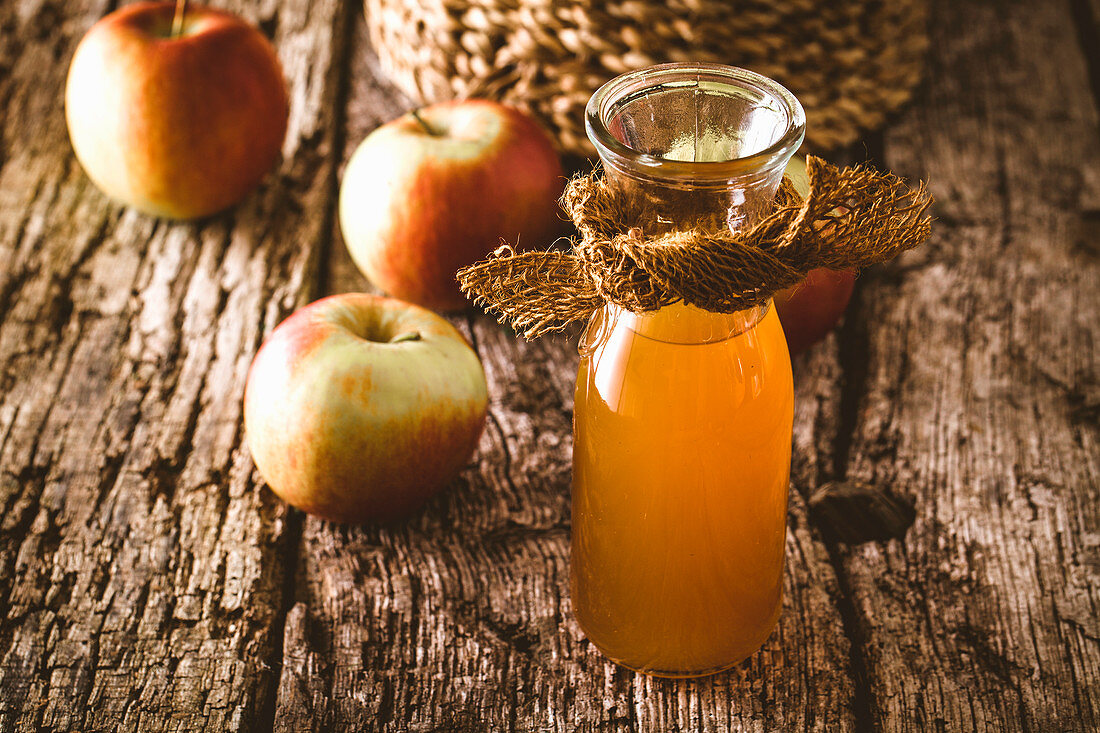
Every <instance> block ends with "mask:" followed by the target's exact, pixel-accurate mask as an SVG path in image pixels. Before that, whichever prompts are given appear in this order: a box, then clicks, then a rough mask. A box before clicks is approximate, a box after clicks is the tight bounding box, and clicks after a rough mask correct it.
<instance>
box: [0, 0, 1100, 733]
mask: <svg viewBox="0 0 1100 733" xmlns="http://www.w3.org/2000/svg"><path fill="white" fill-rule="evenodd" d="M223 5H224V6H227V7H230V8H232V9H236V10H238V11H239V12H241V13H242V14H243V15H245V16H246V17H249V18H252V19H253V20H256V21H257V22H259V23H260V24H261V26H262V27H263V28H264V29H265V30H266V31H267V32H268V33H269V34H270V35H272V36H273V37H274V39H275V42H276V45H277V47H278V49H279V53H280V57H281V59H282V61H283V63H284V65H285V67H286V72H287V76H288V80H289V81H290V84H291V87H292V99H293V104H292V116H291V124H290V132H289V134H288V137H287V143H286V146H285V148H284V154H285V160H284V162H283V164H282V166H281V168H280V169H279V170H278V172H277V173H276V174H274V175H273V176H272V177H271V178H270V179H269V180H268V181H267V182H266V183H265V185H264V186H263V188H262V189H261V190H260V191H259V192H258V193H257V194H255V195H254V196H252V197H251V198H249V199H248V200H247V201H246V202H245V203H244V204H243V205H242V206H240V207H238V208H237V209H235V210H234V211H232V212H230V213H227V214H225V215H222V216H218V217H214V218H212V219H210V220H207V221H205V222H201V223H199V224H193V225H170V224H167V223H164V222H159V221H156V220H153V219H149V218H147V217H143V216H141V215H138V214H135V213H133V212H129V211H126V210H124V209H122V208H120V207H118V206H115V205H112V204H110V203H108V202H107V201H106V200H105V199H104V198H103V197H102V196H101V195H100V194H99V193H98V192H97V191H96V190H95V189H94V188H93V187H92V185H91V184H90V183H89V182H88V180H87V178H86V177H85V176H84V174H83V173H82V172H81V170H80V168H79V166H78V165H77V164H76V161H75V159H74V158H73V156H72V154H71V151H70V148H69V145H68V141H67V136H66V133H65V125H64V121H63V115H62V111H61V97H62V92H61V90H62V87H63V82H64V75H65V71H66V68H67V64H68V58H69V56H70V55H71V53H72V49H73V47H74V46H75V43H76V41H77V40H78V39H79V37H80V36H81V34H83V32H84V31H85V30H86V29H87V28H88V27H89V26H90V25H91V23H92V22H94V20H95V19H97V18H98V17H100V16H101V15H102V14H103V13H104V12H106V11H107V10H109V9H110V7H111V4H109V3H106V2H100V3H95V2H88V1H87V0H85V1H84V2H76V3H60V2H56V1H50V0H18V1H15V2H9V3H3V4H0V733H6V732H7V731H24V730H26V731H31V730H56V731H69V730H82V731H106V730H115V729H118V730H124V731H129V730H135V731H136V730H142V731H144V730H162V729H170V730H199V729H202V730H211V731H223V730H268V729H271V728H272V727H274V728H276V729H278V730H285V731H298V730H318V731H329V730H386V731H429V730H431V731H435V730H438V731H484V730H519V731H567V730H568V731H572V730H609V731H633V730H640V731H670V730H692V731H695V730H705V731H733V730H738V731H740V730H830V731H831V730H890V731H893V730H901V731H904V730H913V731H923V730H997V731H999V730H1019V731H1046V730H1074V731H1076V730H1080V731H1090V730H1096V729H1098V728H1100V626H1098V625H1097V621H1096V619H1097V618H1100V577H1098V576H1100V516H1098V514H1100V481H1098V475H1100V449H1098V445H1097V443H1098V427H1097V425H1098V423H1100V370H1098V368H1097V360H1098V354H1097V344H1098V343H1100V336H1098V331H1097V329H1098V325H1097V316H1098V315H1100V302H1098V300H1100V289H1098V287H1097V286H1098V285H1100V282H1098V281H1100V264H1098V258H1100V226H1098V224H1097V222H1098V221H1100V136H1098V132H1100V122H1098V113H1097V106H1096V105H1097V102H1096V96H1095V94H1096V91H1097V90H1098V89H1100V82H1098V81H1097V80H1098V79H1100V56H1098V52H1097V49H1098V48H1100V26H1098V25H1097V21H1098V20H1100V13H1098V12H1097V8H1098V7H1100V6H1098V5H1097V2H1096V0H1058V1H1057V2H1051V3H1023V2H1019V1H1017V2H1009V3H1001V2H994V0H973V1H971V2H967V3H963V4H956V3H951V2H947V0H938V2H936V3H935V7H934V11H935V12H934V13H933V27H932V29H933V38H934V42H933V45H932V50H931V54H930V68H929V73H928V81H927V82H926V84H925V86H924V88H923V89H922V90H921V93H920V94H919V95H918V97H917V99H916V100H915V101H914V104H913V105H912V106H911V107H910V108H909V109H908V110H907V111H906V112H905V113H903V114H902V115H901V116H900V117H899V118H898V119H897V120H895V121H894V123H893V124H892V126H891V128H890V129H889V130H888V131H887V132H886V134H885V135H884V136H883V137H882V138H881V140H875V141H871V142H870V145H869V149H870V152H871V153H872V154H873V155H875V156H876V157H877V158H879V159H880V160H881V162H883V163H885V164H886V165H889V166H890V167H893V168H895V169H896V170H898V171H899V172H900V173H902V174H904V175H908V176H912V177H921V178H927V179H929V180H930V182H931V184H932V189H933V192H934V193H935V194H936V195H937V198H938V204H937V215H938V216H939V222H938V224H937V228H936V236H935V239H934V241H933V242H932V243H931V245H930V246H929V247H928V248H926V249H925V250H924V251H918V252H915V253H913V254H911V255H909V256H907V257H906V258H905V259H903V260H902V261H900V262H899V263H897V264H895V265H892V266H889V267H886V268H881V269H878V270H874V271H872V272H870V273H867V274H866V275H865V277H864V278H863V279H862V281H861V284H860V286H859V291H858V294H857V302H856V303H855V304H854V306H853V307H852V308H851V309H850V310H849V314H848V318H847V320H846V323H845V325H844V326H843V328H842V329H841V330H840V332H839V333H838V334H836V335H834V336H831V337H830V338H829V339H828V340H827V341H826V342H825V343H823V344H822V345H820V346H818V347H816V348H815V349H814V350H812V351H811V352H810V353H809V354H807V355H806V356H804V357H801V358H799V359H798V360H796V363H795V374H796V382H797V395H796V399H797V403H796V418H795V434H794V446H795V458H794V465H793V468H792V482H793V485H794V488H795V491H794V492H793V495H792V504H791V514H790V517H791V519H790V529H791V531H790V532H789V534H788V543H787V561H788V572H787V575H786V580H785V592H786V598H785V605H784V614H783V617H782V619H781V622H780V626H779V629H778V631H777V633H776V634H775V635H774V636H773V637H772V639H770V640H769V641H768V643H767V644H766V645H765V647H764V649H763V650H762V651H761V652H760V653H758V654H757V655H755V656H754V657H753V658H752V659H751V660H750V661H749V662H747V663H746V664H744V665H742V667H740V668H739V669H737V670H734V671H733V672H731V673H728V674H723V675H718V676H715V677H712V678H707V679H704V680H697V681H679V682H677V681H663V680H654V679H650V678H646V677H643V676H639V675H635V674H633V673H630V672H627V671H624V670H621V669H617V668H615V667H614V666H612V665H610V664H608V663H607V662H605V661H604V660H603V659H602V658H600V657H599V656H598V655H597V654H596V653H595V652H594V651H593V650H592V648H591V647H590V645H588V644H587V642H586V641H584V639H583V637H582V636H581V634H580V632H579V629H578V628H577V627H576V624H575V623H574V622H573V620H572V617H571V613H570V611H569V604H568V595H567V588H568V532H569V501H568V486H569V475H570V467H569V460H570V459H569V456H570V434H571V433H570V419H571V411H572V386H573V378H574V374H573V371H574V369H575V366H576V355H575V345H574V344H575V342H574V341H573V340H570V339H568V338H564V337H559V338H552V339H544V340H543V341H540V342H536V343H530V344H529V343H524V342H521V341H517V340H516V339H515V338H514V337H513V336H512V335H511V334H510V333H508V332H507V331H505V330H502V329H501V328H499V327H498V326H497V325H495V324H494V323H493V322H492V321H491V320H490V319H488V318H486V317H484V316H470V317H464V316H463V317H456V319H455V322H456V323H457V324H458V325H459V327H460V328H462V329H463V330H464V331H465V333H467V334H468V336H469V337H470V339H471V341H472V342H473V343H474V344H475V346H476V348H477V349H478V351H479V353H480V355H481V357H482V359H483V360H484V362H485V365H486V370H487V374H488V377H489V381H490V389H491V393H492V404H491V412H492V417H491V420H490V422H489V424H488V426H487V429H486V432H485V435H484V436H483V439H482V443H481V446H480V449H479V452H478V455H477V457H476V461H475V462H474V463H473V464H472V465H471V466H470V467H469V468H468V470H467V471H466V472H465V473H464V475H463V477H462V478H461V479H459V480H458V481H457V482H456V483H455V485H454V486H452V487H451V488H450V489H449V490H448V491H447V492H445V493H444V494H442V495H441V496H439V497H437V498H436V499H435V500H433V502H432V503H431V504H430V505H429V506H428V507H427V509H426V510H425V512H424V513H422V514H420V515H418V516H417V517H415V518H413V519H412V520H411V521H408V522H404V523H399V524H395V525H390V526H372V525H365V526H362V527H350V528H342V527H336V526H333V525H330V524H327V523H324V522H320V521H317V520H314V519H311V518H303V517H302V516H301V515H300V514H299V513H297V512H294V511H288V510H287V509H286V508H285V507H284V506H283V505H282V504H280V503H279V502H278V501H277V500H276V499H275V498H274V497H273V496H272V495H271V494H270V492H268V491H267V490H266V489H265V488H263V486H262V483H261V482H260V481H259V478H258V476H257V475H256V474H255V472H254V470H253V468H252V465H251V461H250V459H249V458H248V455H247V451H246V450H244V449H243V448H242V442H241V441H242V434H241V423H240V397H241V391H242V389H243V382H244V377H245V370H246V369H247V366H248V363H249V361H250V359H251V356H252V354H253V353H254V351H255V349H256V347H257V346H258V345H259V342H260V339H261V338H262V336H263V334H264V333H265V332H266V331H268V330H269V329H270V328H272V327H273V326H274V324H275V323H277V322H278V320H279V319H280V318H281V317H282V316H283V315H285V314H286V313H287V312H289V310H290V309H292V308H293V307H294V306H295V305H297V304H298V303H301V302H303V301H304V300H305V299H307V298H309V297H311V295H313V294H315V293H318V292H326V291H327V292H337V291H344V290H358V289H363V288H364V287H365V283H364V281H363V280H362V278H361V277H360V276H359V275H358V273H357V272H356V271H355V269H354V267H353V266H352V265H351V262H350V260H349V258H348V257H347V255H346V253H345V252H344V250H343V245H342V243H341V241H340V240H339V234H338V231H337V230H336V228H335V224H334V222H333V207H334V205H335V192H336V185H335V184H336V172H337V169H338V165H339V164H340V163H341V162H342V161H346V159H347V156H348V155H349V154H350V152H351V150H352V149H353V148H354V146H355V144H357V143H358V141H359V140H360V139H361V138H362V137H363V136H364V135H365V134H366V133H367V132H369V131H370V130H371V129H373V128H374V127H375V126H376V125H377V124H379V123H380V122H382V121H384V120H386V119H389V118H390V117H392V116H395V115H396V114H398V113H399V112H401V111H403V110H404V109H407V108H408V101H407V100H406V99H404V98H402V97H401V96H400V95H398V94H396V93H394V92H393V91H392V90H391V88H390V87H389V86H388V85H387V84H386V83H385V82H384V81H383V80H381V79H379V78H378V75H377V68H376V65H375V62H374V59H373V57H372V56H371V54H370V52H369V49H368V48H367V44H366V42H365V38H366V35H365V32H364V30H363V23H362V19H361V17H360V8H361V5H360V4H359V3H354V2H341V1H340V0H319V1H318V2H313V3H306V2H302V1H300V0H283V1H281V2H279V1H278V0H263V2H261V3H256V4H247V3H241V2H229V3H223ZM1090 65H1091V78H1090V75H1089V74H1090ZM846 477H848V478H852V479H857V480H865V481H870V482H872V483H876V484H885V485H890V486H893V487H894V488H895V489H900V490H901V491H905V492H909V493H912V494H913V495H914V496H915V497H916V500H917V510H918V517H917V520H916V523H915V524H914V526H913V527H912V528H910V530H909V532H908V534H907V536H906V538H905V540H903V541H891V542H888V543H873V544H867V545H862V546H859V547H855V548H851V547H846V546H844V545H839V544H836V543H834V542H833V541H832V540H823V539H822V535H821V533H819V532H818V531H817V530H816V529H814V528H813V527H812V525H811V524H810V523H809V520H808V517H807V513H806V509H805V498H806V497H807V496H808V495H809V493H810V492H812V490H813V489H814V488H816V487H817V486H818V485H820V484H822V483H824V482H825V481H828V480H833V479H843V478H846Z"/></svg>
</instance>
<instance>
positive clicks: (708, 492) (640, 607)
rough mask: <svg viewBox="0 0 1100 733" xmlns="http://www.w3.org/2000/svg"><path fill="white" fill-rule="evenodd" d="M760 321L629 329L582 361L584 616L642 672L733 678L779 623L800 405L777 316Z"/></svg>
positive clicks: (705, 317)
mask: <svg viewBox="0 0 1100 733" xmlns="http://www.w3.org/2000/svg"><path fill="white" fill-rule="evenodd" d="M759 310H763V311H764V313H763V315H762V316H761V315H760V312H759V311H757V312H747V313H745V314H734V315H732V316H717V315H715V314H710V313H705V312H703V311H698V310H695V309H688V308H684V307H683V306H678V307H677V306H672V307H669V308H666V309H663V310H662V311H659V312H658V313H657V314H656V315H651V316H642V317H636V316H633V315H632V314H619V317H618V319H617V320H618V322H617V323H614V324H610V323H606V322H604V323H601V322H599V321H597V322H594V323H593V325H592V326H591V327H590V331H591V330H592V329H596V330H597V331H598V330H601V329H608V332H607V333H606V334H604V338H603V339H602V342H600V343H596V344H594V345H592V348H591V349H590V351H589V352H588V353H584V350H583V349H582V358H581V362H580V369H579V372H578V376H577V390H576V418H575V425H574V431H575V439H574V440H575V442H574V447H573V472H574V473H573V502H574V515H573V516H574V523H573V567H574V573H573V582H572V595H573V607H574V611H575V614H576V617H577V620H578V622H579V623H580V625H581V627H582V628H583V629H584V632H585V634H586V636H588V638H589V639H590V640H591V641H592V642H593V643H594V644H595V645H596V646H597V647H598V648H599V649H600V651H602V652H603V653H604V654H605V655H606V656H608V657H609V658H611V659H612V660H614V661H615V662H618V663H619V664H622V665H624V666H627V667H630V668H632V669H636V670H639V671H643V672H647V673H650V674H659V675H667V676H679V675H686V674H691V675H697V674H706V673H708V672H716V671H719V670H721V669H723V668H726V667H729V666H731V665H733V664H736V663H737V662H739V661H741V660H742V659H744V658H745V657H747V656H748V655H749V654H751V653H752V652H753V651H755V650H756V649H757V648H758V647H759V646H760V645H761V644H762V643H763V642H764V640H765V639H766V638H767V636H768V635H769V634H770V633H771V630H772V628H773V626H774V625H775V622H776V619H777V618H778V615H779V609H780V602H781V583H782V568H783V550H784V539H785V530H786V523H785V517H786V510H787V482H788V474H789V470H790V441H791V423H792V419H793V411H794V397H793V391H792V387H791V376H790V359H789V356H788V354H787V344H786V340H785V339H784V337H783V331H782V328H781V327H780V325H779V320H778V317H777V316H776V314H775V309H774V308H770V307H769V308H766V309H759ZM601 318H602V319H603V320H604V321H606V320H608V319H610V318H611V316H610V315H606V316H602V317H601ZM757 318H758V319H759V320H758V322H756V323H753V320H754V319H757ZM672 319H675V321H676V327H675V330H674V332H673V331H672V330H670V329H669V328H667V326H668V325H669V322H670V321H671V320H672ZM662 321H663V322H664V323H663V324H662ZM662 325H664V326H666V327H665V328H662ZM723 331H725V332H728V335H726V334H725V333H723ZM669 337H674V338H676V341H675V342H673V341H668V340H662V338H669Z"/></svg>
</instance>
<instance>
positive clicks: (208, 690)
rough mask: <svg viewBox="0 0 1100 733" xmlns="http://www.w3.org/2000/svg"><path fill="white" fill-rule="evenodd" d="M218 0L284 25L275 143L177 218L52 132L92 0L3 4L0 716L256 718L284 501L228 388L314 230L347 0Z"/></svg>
mask: <svg viewBox="0 0 1100 733" xmlns="http://www.w3.org/2000/svg"><path fill="white" fill-rule="evenodd" d="M222 5H224V6H226V7H229V8H230V9H234V10H236V11H238V12H240V13H241V14H243V15H244V16H245V17H247V18H249V19H251V20H253V21H255V22H258V23H259V24H260V25H261V26H262V27H263V28H264V29H265V31H266V32H268V33H269V34H270V35H271V36H272V37H273V38H274V40H275V43H276V45H277V47H278V50H279V55H280V58H281V60H282V63H283V65H284V69H285V72H286V75H287V77H288V81H289V83H290V87H291V98H292V105H291V120H290V131H289V134H288V136H287V139H286V144H285V147H284V150H283V152H284V154H285V160H284V162H283V163H282V165H281V167H280V168H279V170H278V171H277V172H276V173H275V174H273V175H272V176H271V177H270V178H269V179H268V180H267V181H266V183H265V184H264V186H263V187H262V188H261V190H260V191H259V192H257V193H256V194H254V195H252V196H251V197H250V198H249V199H248V200H246V201H245V202H244V203H243V204H241V205H240V206H239V207H237V208H236V209H234V210H233V211H232V212H230V213H227V214H224V215H222V216H217V217H213V218H211V219H209V220H207V221H204V222H201V223H198V224H179V225H173V224H169V223H166V222H162V221H157V220H155V219H152V218H149V217H146V216H143V215H140V214H136V213H134V212H132V211H128V210H124V209H122V208H121V207H119V206H117V205H114V204H111V203H109V202H108V201H107V200H106V199H105V198H104V197H103V196H102V194H100V193H99V192H98V191H96V190H95V188H94V187H93V186H92V185H91V183H90V182H89V181H88V179H87V177H86V176H85V175H84V174H83V172H82V171H81V169H80V167H79V165H78V164H77V163H76V160H75V158H74V156H73V154H72V152H71V148H70V146H69V143H68V137H67V133H66V129H65V122H64V115H63V110H62V92H63V85H64V79H65V74H66V71H67V67H68V62H69V58H70V57H71V55H72V51H73V49H74V47H75V44H76V42H77V41H78V40H79V38H80V37H81V35H82V34H83V33H84V32H85V31H86V30H87V29H88V27H89V26H90V25H91V24H92V23H93V22H94V21H95V20H96V19H98V17H100V16H101V15H102V14H104V13H105V12H107V11H108V10H110V6H109V4H108V3H105V2H102V3H96V2H72V3H68V2H66V3H60V2H50V1H42V2H35V1H33V0H25V1H22V2H14V3H5V4H3V5H2V6H0V28H3V33H2V35H0V69H2V70H3V73H0V102H2V105H0V109H2V110H3V112H0V121H2V127H0V151H2V153H0V730H2V731H24V730H25V731H35V730H47V731H52V730H57V731H71V730H82V731H107V730H109V731H115V730H119V731H122V730H129V731H138V730H140V731H146V730H166V729H184V730H217V731H222V730H243V729H252V728H261V729H262V728H263V727H265V723H264V719H265V717H266V718H268V720H267V723H266V726H267V727H270V717H271V714H272V712H273V702H274V682H275V680H274V678H273V674H272V667H273V666H274V665H277V664H278V663H279V659H280V656H281V654H280V644H279V642H280V641H281V635H282V631H281V628H280V626H281V624H282V609H283V607H284V603H283V601H284V567H285V563H284V562H283V556H284V554H285V553H286V551H287V544H288V540H287V535H288V531H287V527H288V523H287V519H288V515H287V510H286V509H285V508H284V507H283V506H282V505H281V504H280V503H279V502H277V501H276V500H275V499H274V498H273V497H272V495H271V494H270V493H269V492H268V491H267V490H266V489H263V488H262V485H261V484H260V483H259V482H258V479H257V477H256V475H255V474H254V470H253V467H252V464H251V460H250V459H249V457H248V455H247V452H246V451H244V450H242V448H241V394H242V391H243V386H244V379H245V374H246V370H247V368H248V365H249V362H250V360H251V357H252V354H253V353H254V351H255V349H256V347H257V346H258V344H259V341H260V339H261V337H262V334H263V333H264V331H266V330H267V329H270V328H271V327H272V326H273V325H274V324H275V323H276V322H277V321H278V320H279V319H280V318H281V317H282V316H283V315H284V314H285V313H286V312H288V311H289V310H290V309H291V308H292V307H293V306H294V305H295V304H296V303H298V302H299V301H300V300H302V299H303V297H304V294H305V293H306V291H307V289H308V286H310V285H312V283H313V281H314V280H315V277H316V276H315V271H316V264H317V261H318V257H319V253H320V251H321V249H322V244H323V242H324V241H325V240H326V238H327V236H328V231H327V228H326V227H325V226H324V222H325V221H326V212H327V211H328V210H329V209H330V207H331V201H332V189H333V185H334V182H335V179H334V167H333V161H334V158H335V156H334V155H333V148H332V143H333V140H334V134H335V124H336V120H337V119H338V116H337V114H336V109H337V101H338V96H339V89H340V83H339V81H340V80H339V73H340V69H341V68H342V67H341V65H340V64H339V63H336V60H338V59H342V48H341V43H342V42H343V39H344V34H343V24H344V13H343V9H344V5H343V4H341V3H339V2H335V0H329V1H325V0H319V1H318V2H275V1H274V0H269V1H267V2H263V3H243V2H229V3H222ZM291 534H292V533H291Z"/></svg>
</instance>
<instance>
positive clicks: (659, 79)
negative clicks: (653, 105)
mask: <svg viewBox="0 0 1100 733" xmlns="http://www.w3.org/2000/svg"><path fill="white" fill-rule="evenodd" d="M691 73H695V74H696V75H697V76H703V75H705V76H706V77H708V78H710V79H712V80H715V81H722V82H725V83H728V84H730V85H731V86H739V87H742V88H746V89H749V90H752V91H754V92H756V93H762V94H763V95H765V96H768V97H770V98H772V99H773V100H775V101H776V102H778V104H779V106H780V108H781V109H782V111H783V112H784V113H785V114H786V117H787V129H786V130H784V131H783V134H782V135H780V136H779V139H777V140H776V141H775V142H774V143H772V144H771V145H769V146H768V147H766V148H764V149H763V150H760V151H757V152H755V153H753V154H751V155H746V156H744V157H741V158H732V159H730V160H708V161H685V160H669V159H667V158H661V157H658V156H656V155H652V154H650V153H643V152H641V151H639V150H635V149H633V148H631V147H629V146H628V145H626V144H624V143H622V142H620V141H619V140H618V139H617V138H616V137H615V136H614V135H612V134H611V130H610V129H608V124H607V123H608V121H607V120H606V119H605V114H606V113H607V112H609V111H610V108H611V105H612V104H613V103H614V102H615V101H617V100H619V99H621V98H622V97H623V96H625V95H626V94H627V93H630V92H637V91H640V90H642V89H645V88H647V87H659V86H661V85H662V84H664V83H668V82H670V81H673V80H677V81H680V80H683V77H684V75H685V74H691ZM697 80H698V79H697ZM584 127H585V132H586V133H587V134H588V139H589V140H591V141H592V144H593V145H595V147H596V150H597V152H598V153H599V154H600V157H601V158H604V159H605V160H609V161H611V162H613V163H616V164H618V165H619V166H622V167H625V168H630V169H633V171H634V172H638V173H645V174H648V175H652V176H653V177H655V178H671V179H685V180H687V179H690V180H695V181H726V180H729V179H731V178H739V177H744V176H747V175H751V174H754V173H758V172H760V171H761V170H765V169H768V168H770V167H771V166H772V165H774V164H777V163H779V162H781V161H782V162H784V163H785V162H786V160H787V159H788V158H789V157H790V156H791V155H793V154H794V152H795V151H796V150H797V149H798V147H799V146H800V145H801V144H802V140H803V139H804V138H805V136H806V112H805V110H803V108H802V104H801V103H800V102H799V101H798V99H797V98H796V97H795V96H794V94H792V93H791V92H790V90H788V89H787V88H786V87H784V86H783V85H782V84H780V83H779V82H777V81H775V80H774V79H770V78H768V77H766V76H764V75H763V74H758V73H756V72H755V71H750V70H748V69H743V68H741V67H739V66H728V65H726V64H711V63H683V62H678V63H670V64H658V65H656V66H647V67H646V68H643V69H637V70H635V71H629V72H627V73H625V74H620V75H619V76H616V77H615V78H613V79H611V80H610V81H608V82H606V83H605V84H604V85H603V86H601V87H600V88H599V89H597V90H596V91H595V92H594V93H593V94H592V96H591V97H589V99H588V104H587V105H585V109H584Z"/></svg>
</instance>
